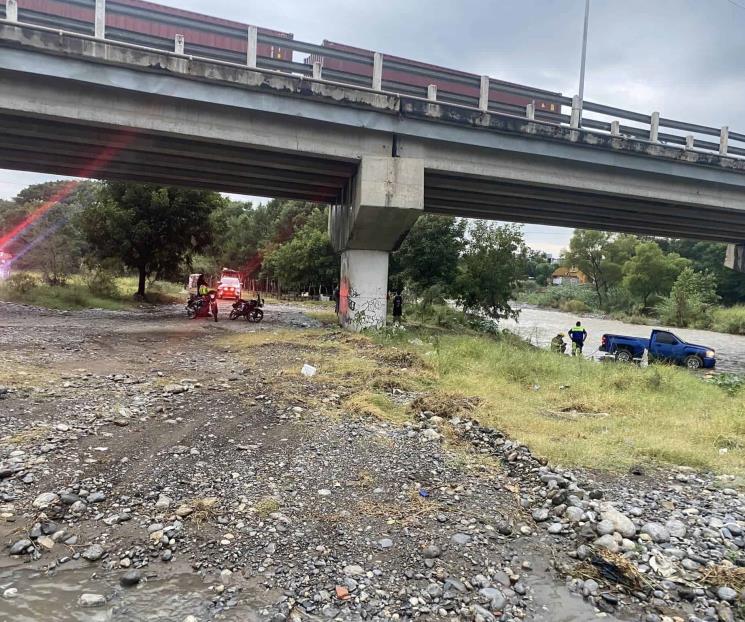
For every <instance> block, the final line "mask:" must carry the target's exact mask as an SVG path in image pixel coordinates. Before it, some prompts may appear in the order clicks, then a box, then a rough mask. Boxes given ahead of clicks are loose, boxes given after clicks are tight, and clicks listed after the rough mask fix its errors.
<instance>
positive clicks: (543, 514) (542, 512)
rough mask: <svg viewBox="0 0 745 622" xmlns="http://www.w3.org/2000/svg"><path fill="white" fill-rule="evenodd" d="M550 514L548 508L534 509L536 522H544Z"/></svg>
mask: <svg viewBox="0 0 745 622" xmlns="http://www.w3.org/2000/svg"><path fill="white" fill-rule="evenodd" d="M548 516H549V511H548V508H536V509H535V510H533V520H534V521H535V522H536V523H542V522H543V521H547V520H548Z"/></svg>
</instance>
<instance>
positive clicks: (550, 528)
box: [548, 523, 564, 535]
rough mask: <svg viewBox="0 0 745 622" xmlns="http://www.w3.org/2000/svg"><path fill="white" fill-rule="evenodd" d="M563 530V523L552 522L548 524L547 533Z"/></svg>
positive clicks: (555, 533) (556, 532) (554, 533)
mask: <svg viewBox="0 0 745 622" xmlns="http://www.w3.org/2000/svg"><path fill="white" fill-rule="evenodd" d="M563 530H564V525H562V524H561V523H552V524H550V525H549V526H548V533H550V534H552V535H557V534H560V533H561V532H562V531H563Z"/></svg>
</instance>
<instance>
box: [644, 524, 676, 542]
mask: <svg viewBox="0 0 745 622" xmlns="http://www.w3.org/2000/svg"><path fill="white" fill-rule="evenodd" d="M641 533H643V534H647V535H648V536H649V537H650V538H652V541H653V542H658V543H659V542H667V541H668V540H670V532H669V531H668V530H667V529H665V527H663V526H662V525H660V524H659V523H645V524H644V525H643V526H642V528H641Z"/></svg>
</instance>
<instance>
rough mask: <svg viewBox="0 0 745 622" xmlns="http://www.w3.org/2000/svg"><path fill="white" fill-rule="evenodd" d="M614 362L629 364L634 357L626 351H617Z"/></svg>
mask: <svg viewBox="0 0 745 622" xmlns="http://www.w3.org/2000/svg"><path fill="white" fill-rule="evenodd" d="M616 360H617V361H618V362H620V363H631V361H633V360H634V355H633V354H631V352H629V351H628V350H619V351H618V352H617V353H616Z"/></svg>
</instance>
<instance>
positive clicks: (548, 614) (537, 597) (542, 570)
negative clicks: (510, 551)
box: [524, 555, 621, 622]
mask: <svg viewBox="0 0 745 622" xmlns="http://www.w3.org/2000/svg"><path fill="white" fill-rule="evenodd" d="M526 557H527V558H528V559H530V560H531V563H532V565H533V572H531V573H529V574H526V575H524V583H526V584H527V585H529V586H530V588H531V590H532V592H533V603H534V605H535V607H536V611H535V613H534V614H533V615H532V616H531V617H530V619H531V620H532V621H533V622H597V621H598V620H605V622H620V620H621V618H617V617H615V616H613V615H610V614H607V613H604V614H602V617H601V615H599V614H597V613H595V610H594V607H592V605H590V604H589V603H588V602H586V601H585V600H583V599H582V597H581V596H579V595H578V594H572V592H570V591H569V588H568V587H567V586H566V585H565V584H564V583H561V582H559V581H558V580H555V579H554V578H553V577H552V575H551V573H550V572H549V570H548V567H547V565H546V563H545V560H544V559H543V558H538V557H535V556H530V555H529V556H526Z"/></svg>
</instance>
